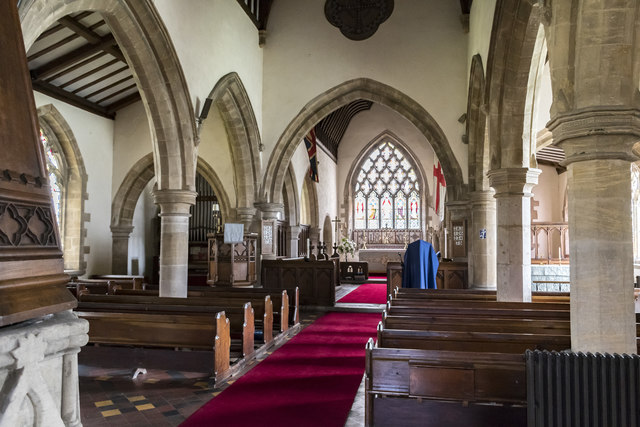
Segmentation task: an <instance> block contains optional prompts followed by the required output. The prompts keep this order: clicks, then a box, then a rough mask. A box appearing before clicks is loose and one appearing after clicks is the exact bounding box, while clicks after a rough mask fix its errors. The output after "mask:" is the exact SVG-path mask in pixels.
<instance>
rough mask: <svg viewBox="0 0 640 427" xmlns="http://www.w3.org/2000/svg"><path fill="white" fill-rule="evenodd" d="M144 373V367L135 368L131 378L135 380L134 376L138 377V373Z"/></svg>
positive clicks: (145, 371)
mask: <svg viewBox="0 0 640 427" xmlns="http://www.w3.org/2000/svg"><path fill="white" fill-rule="evenodd" d="M146 373H147V370H146V369H144V368H136V370H135V371H134V372H133V377H132V378H131V379H134V380H135V379H136V378H138V375H140V374H142V375H144V374H146Z"/></svg>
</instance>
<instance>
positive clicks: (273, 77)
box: [263, 0, 468, 181]
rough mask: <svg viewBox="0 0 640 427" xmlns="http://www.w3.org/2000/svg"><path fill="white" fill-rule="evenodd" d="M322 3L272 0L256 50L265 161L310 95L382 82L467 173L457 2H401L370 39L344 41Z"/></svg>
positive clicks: (463, 38)
mask: <svg viewBox="0 0 640 427" xmlns="http://www.w3.org/2000/svg"><path fill="white" fill-rule="evenodd" d="M324 4H325V1H324V0H305V1H299V0H279V1H277V2H274V4H273V7H272V10H271V14H270V16H269V27H268V31H269V32H268V36H267V43H266V46H265V47H264V97H263V105H264V111H263V142H264V144H265V147H266V148H265V153H264V154H265V157H264V158H265V159H266V158H268V156H269V155H270V153H271V151H272V150H273V148H274V145H275V143H276V141H277V140H278V138H279V137H280V135H281V134H282V132H283V131H284V129H285V128H286V126H287V125H288V124H289V122H290V121H291V120H292V119H293V118H294V117H295V116H296V115H297V114H298V113H299V112H300V110H301V109H302V108H303V107H304V106H305V104H307V103H308V102H309V101H311V100H312V99H313V98H315V97H317V96H318V95H320V94H322V93H323V92H325V91H327V90H329V89H330V88H332V87H335V86H338V85H340V84H341V83H343V82H345V81H347V80H351V79H354V78H360V77H366V78H370V79H373V80H376V81H378V82H381V83H384V84H387V85H389V86H392V87H394V88H395V89H397V90H399V91H401V92H403V93H404V94H406V95H408V96H409V97H411V98H413V99H414V100H415V101H417V102H418V103H420V104H421V105H422V106H423V107H424V108H425V109H426V110H427V112H429V114H431V115H432V116H433V118H434V119H435V120H436V121H437V122H438V124H439V125H440V127H441V128H442V129H443V131H444V133H445V135H446V136H447V138H448V140H449V143H450V144H451V147H452V149H453V152H454V154H455V156H456V158H457V159H458V162H459V163H460V166H461V169H462V171H463V175H464V179H465V181H466V179H467V178H466V176H467V166H466V164H467V160H466V159H467V147H466V146H465V145H464V144H462V142H461V136H462V134H463V133H464V126H463V125H461V124H460V123H458V121H457V119H458V117H460V115H461V114H462V113H463V112H464V111H466V97H467V92H466V88H467V75H468V70H467V67H466V64H467V61H466V57H467V34H465V33H464V30H463V28H462V24H461V23H460V5H459V3H458V2H452V1H442V0H403V1H398V2H396V3H395V7H394V11H393V14H392V15H391V17H390V18H389V19H388V20H387V22H385V23H383V24H382V25H381V26H380V28H379V29H378V31H377V32H376V34H374V35H373V36H372V37H371V38H369V39H367V40H364V41H352V40H349V39H347V38H346V37H344V36H343V35H342V34H341V33H340V31H339V30H338V29H337V28H335V27H333V26H332V25H331V24H329V22H328V21H327V20H326V19H325V17H324V11H323V8H324Z"/></svg>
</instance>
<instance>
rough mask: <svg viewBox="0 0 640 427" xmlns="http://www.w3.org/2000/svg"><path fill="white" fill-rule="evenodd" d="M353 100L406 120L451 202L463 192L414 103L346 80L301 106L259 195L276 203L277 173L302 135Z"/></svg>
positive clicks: (452, 163) (453, 165) (429, 120)
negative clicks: (428, 150)
mask: <svg viewBox="0 0 640 427" xmlns="http://www.w3.org/2000/svg"><path fill="white" fill-rule="evenodd" d="M357 99H365V100H369V101H373V102H377V103H379V104H382V105H385V106H387V107H389V108H391V109H393V110H394V111H396V112H397V113H399V114H400V115H402V116H404V117H405V118H406V119H407V120H409V121H410V122H411V123H413V125H414V126H416V127H417V128H418V130H420V132H421V133H422V134H423V135H424V136H425V138H427V140H428V141H429V142H430V144H431V146H432V147H433V149H434V151H435V153H436V156H438V159H440V163H441V164H442V168H443V170H444V173H445V175H446V176H447V177H448V182H447V183H448V187H449V188H450V190H451V193H450V194H451V198H452V200H457V199H459V198H460V197H461V196H462V194H463V193H464V192H465V190H466V189H465V184H464V182H463V177H462V169H461V168H460V165H459V163H458V161H457V160H456V158H455V156H454V154H453V151H452V150H451V146H450V145H449V141H448V140H447V137H446V136H445V134H444V132H443V131H442V129H441V128H440V126H439V125H438V123H437V122H436V121H435V120H434V119H433V117H431V115H430V114H429V113H428V112H427V111H426V110H425V109H424V108H423V107H422V106H421V105H420V104H418V103H417V102H416V101H414V100H413V99H411V98H410V97H409V96H407V95H406V94H404V93H402V92H400V91H399V90H397V89H395V88H393V87H391V86H387V85H385V84H383V83H380V82H377V81H375V80H371V79H368V78H358V79H354V80H349V81H346V82H344V83H342V84H341V85H338V86H336V87H334V88H332V89H329V90H327V91H326V92H324V93H322V94H320V95H318V96H317V97H316V98H314V99H313V100H311V101H310V102H309V103H308V104H307V105H305V106H304V107H303V108H302V110H301V111H300V113H298V115H297V116H296V117H295V118H294V119H293V120H292V121H291V123H289V125H288V126H287V128H286V129H285V131H284V132H283V134H282V135H281V136H280V138H279V140H278V142H277V144H276V147H275V149H274V150H273V152H272V153H271V157H270V159H269V164H268V166H267V170H266V173H265V179H264V186H263V187H262V191H261V195H263V197H266V198H267V200H269V201H272V202H279V201H280V200H279V199H280V197H281V194H282V190H281V189H282V185H283V180H284V176H283V175H284V174H281V173H279V171H281V170H283V169H284V168H285V167H286V165H288V164H289V163H290V161H291V157H292V156H293V153H294V152H295V149H296V147H297V146H298V144H300V141H302V139H303V137H304V135H305V134H306V133H307V132H308V131H309V129H310V128H311V127H313V126H314V125H315V124H316V123H318V122H319V121H320V120H321V119H322V118H323V117H325V116H327V114H329V113H331V112H332V111H334V110H336V109H337V108H340V107H342V106H344V105H346V104H348V103H350V102H352V101H355V100H357Z"/></svg>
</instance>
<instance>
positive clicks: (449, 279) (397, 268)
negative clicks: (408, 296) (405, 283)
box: [387, 261, 469, 295]
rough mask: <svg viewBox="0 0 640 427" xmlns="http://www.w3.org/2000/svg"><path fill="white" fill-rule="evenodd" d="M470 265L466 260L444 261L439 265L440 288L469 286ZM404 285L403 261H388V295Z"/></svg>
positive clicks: (437, 282)
mask: <svg viewBox="0 0 640 427" xmlns="http://www.w3.org/2000/svg"><path fill="white" fill-rule="evenodd" d="M468 276H469V274H468V267H467V263H466V262H451V261H442V262H440V264H439V265H438V272H437V273H436V284H437V285H438V289H467V288H469V278H468ZM400 287H402V263H400V262H388V263H387V295H389V294H391V293H392V291H393V289H395V288H400Z"/></svg>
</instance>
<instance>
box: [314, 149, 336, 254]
mask: <svg viewBox="0 0 640 427" xmlns="http://www.w3.org/2000/svg"><path fill="white" fill-rule="evenodd" d="M316 156H317V159H318V161H319V164H318V179H319V181H320V182H314V183H313V184H312V185H315V187H316V192H317V194H318V218H319V222H320V224H319V226H320V227H321V228H322V229H323V230H324V227H323V225H324V220H325V217H327V216H329V217H330V218H335V217H336V216H337V215H338V197H337V192H338V190H337V177H338V165H337V164H336V163H335V162H334V161H333V160H332V159H331V157H329V156H328V155H327V154H326V153H325V152H324V151H323V150H322V149H321V148H318V151H317V154H316ZM322 233H323V231H320V236H322ZM333 234H335V233H333V232H332V235H333ZM334 240H335V236H334ZM327 245H329V243H327ZM327 251H329V249H328V248H327Z"/></svg>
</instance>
